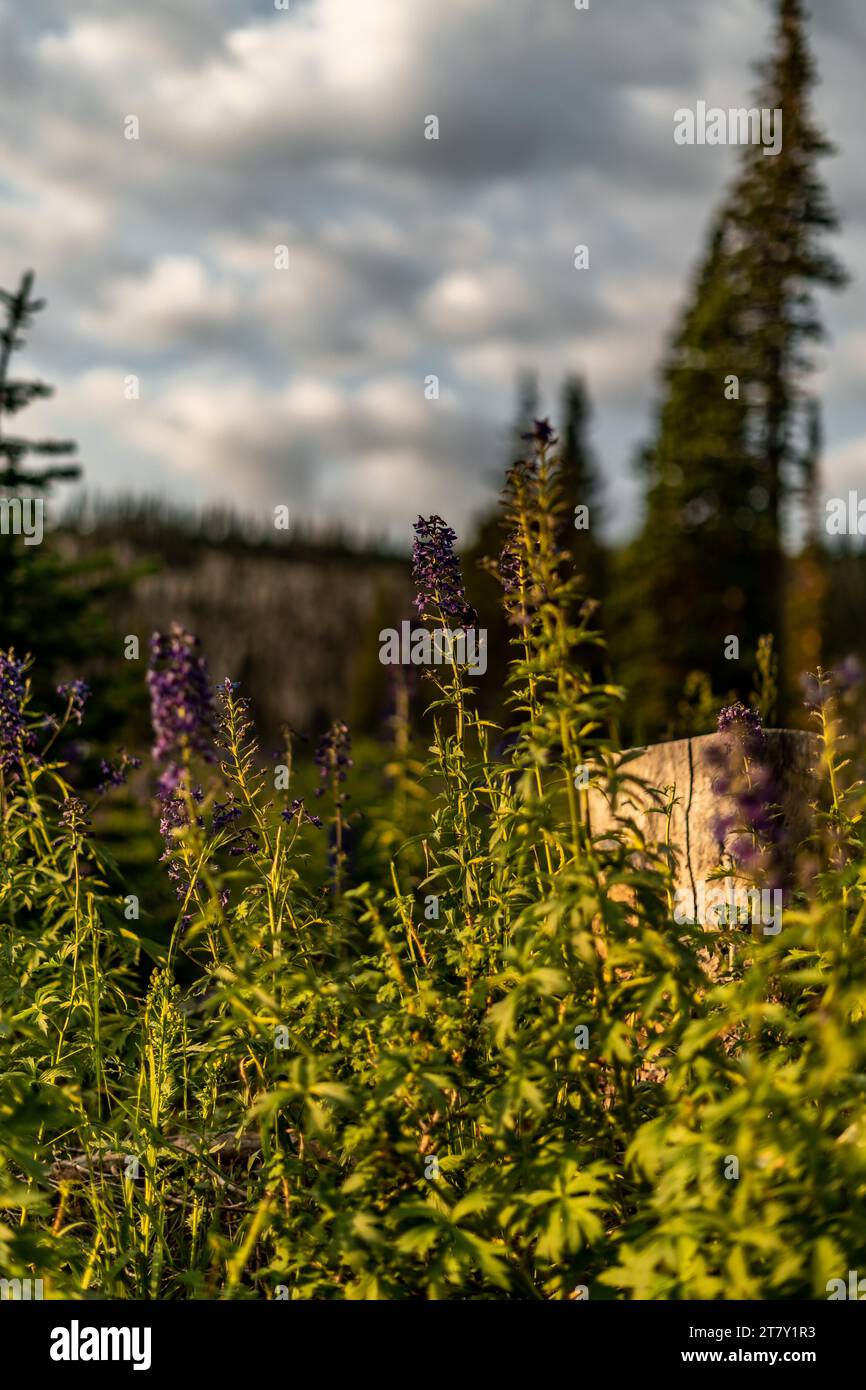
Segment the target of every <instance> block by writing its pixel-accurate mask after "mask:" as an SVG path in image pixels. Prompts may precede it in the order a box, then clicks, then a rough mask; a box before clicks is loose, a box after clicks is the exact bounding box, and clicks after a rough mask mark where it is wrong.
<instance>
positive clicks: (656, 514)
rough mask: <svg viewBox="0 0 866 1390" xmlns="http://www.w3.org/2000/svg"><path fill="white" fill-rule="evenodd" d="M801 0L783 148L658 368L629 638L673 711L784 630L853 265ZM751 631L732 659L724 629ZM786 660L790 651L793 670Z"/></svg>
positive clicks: (737, 212) (727, 226) (751, 173)
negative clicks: (811, 446)
mask: <svg viewBox="0 0 866 1390" xmlns="http://www.w3.org/2000/svg"><path fill="white" fill-rule="evenodd" d="M804 26H805V18H804V13H803V8H802V5H801V3H800V0H778V16H777V27H776V39H775V47H774V51H773V53H772V56H771V57H770V59H769V60H768V62H766V63H765V64H764V65H763V66H762V67H761V69H760V73H761V92H760V97H759V103H758V104H759V105H760V106H762V107H765V108H770V109H772V110H774V111H775V110H781V111H782V113H783V114H782V144H781V150H780V151H779V153H778V154H776V155H769V154H766V153H765V152H764V147H763V146H762V145H760V144H758V145H747V146H745V148H744V151H743V155H742V161H741V170H740V173H739V176H738V177H737V179H736V180H735V183H734V186H733V188H732V190H731V193H730V196H729V197H728V199H727V200H726V202H725V204H724V206H723V207H722V209H721V211H720V212H719V214H718V215H717V217H716V219H715V221H714V224H713V227H712V230H711V235H710V238H709V245H708V249H707V252H706V254H705V257H704V260H703V263H702V265H701V268H700V271H699V273H698V275H697V277H696V280H695V284H694V288H693V293H692V296H691V299H690V301H689V303H688V305H687V307H686V310H685V312H684V314H683V316H682V319H681V322H680V325H679V327H678V329H677V331H676V333H675V335H674V338H673V342H672V345H671V350H670V353H669V356H668V360H667V363H666V365H665V368H664V371H663V375H662V387H663V390H662V402H661V407H660V410H659V413H658V423H657V429H656V437H655V440H654V442H653V444H652V446H651V447H650V448H649V449H648V450H647V451H646V452H645V455H644V463H645V469H646V484H647V505H646V515H645V521H644V526H643V531H642V534H641V536H640V538H639V540H638V542H637V544H636V545H635V546H634V547H633V549H632V551H631V554H630V565H629V572H630V582H631V585H632V587H633V589H635V590H636V591H637V592H639V593H640V594H641V595H642V612H641V615H640V618H639V619H638V621H637V624H636V627H635V630H634V631H633V633H632V634H631V638H630V640H629V642H628V647H629V650H630V652H631V653H632V667H631V670H630V671H629V670H626V671H624V672H623V674H624V677H625V678H626V679H628V677H629V676H631V679H632V681H633V683H634V684H635V685H636V686H638V687H640V689H643V690H648V691H649V692H650V693H649V695H648V696H647V697H646V698H645V700H644V705H643V710H642V713H643V717H644V719H645V721H646V723H647V724H648V725H649V726H650V727H652V726H664V723H665V719H666V716H667V715H668V714H669V713H670V711H671V710H672V709H673V708H674V707H675V704H676V698H677V696H678V694H679V692H680V691H681V690H682V686H683V683H684V681H685V679H686V677H687V676H688V674H689V672H690V671H691V670H695V669H699V670H702V671H705V672H706V673H707V674H708V675H709V676H710V679H711V680H712V682H713V685H714V686H715V687H716V688H718V689H727V688H729V687H730V686H737V687H739V689H740V693H741V694H742V695H743V696H745V695H746V694H747V693H748V687H749V683H750V679H751V670H750V666H749V660H750V658H752V657H753V655H754V652H755V650H756V647H757V640H758V638H759V636H760V635H761V634H763V633H772V634H773V635H774V636H775V638H776V642H777V646H778V645H779V644H780V643H781V642H782V640H783V637H784V592H783V591H784V584H785V555H784V548H783V542H784V539H785V535H786V528H787V526H788V524H789V522H790V519H791V507H792V504H793V503H794V501H795V500H796V498H797V496H798V495H802V487H803V485H804V478H803V473H802V461H803V459H804V457H805V454H806V451H805V449H804V445H803V439H804V432H805V431H806V429H807V428H808V414H807V410H806V408H805V405H804V401H803V397H802V390H801V381H802V378H803V375H804V372H805V371H806V369H807V368H808V366H809V356H808V344H809V342H810V341H814V340H815V339H817V338H819V337H820V336H821V324H820V320H819V318H818V315H817V312H816V309H815V304H814V289H815V287H817V286H819V285H828V286H839V285H841V284H843V283H844V275H843V272H842V270H841V268H840V267H839V265H838V263H837V261H836V260H835V258H834V257H833V256H832V255H830V254H829V253H828V252H827V251H826V250H825V249H824V247H823V242H822V237H823V234H824V233H826V232H828V231H830V230H832V229H833V227H834V226H835V222H834V218H833V214H832V210H831V208H830V205H829V201H828V198H827V195H826V193H825V191H824V188H823V185H822V184H821V182H820V179H819V177H818V174H817V169H816V166H817V162H818V160H819V158H820V157H822V156H824V155H826V154H828V153H830V150H831V147H830V146H829V144H828V143H827V142H826V140H824V138H823V137H822V136H821V134H820V133H819V131H818V130H817V128H816V126H815V124H814V121H813V118H812V115H811V112H810V103H809V94H810V91H811V88H812V86H813V85H814V82H815V72H814V65H813V62H812V59H811V56H810V54H809V51H808V47H807V42H806V37H805V32H804ZM732 636H735V637H736V638H737V639H738V641H739V644H740V653H741V656H740V660H739V662H734V661H729V660H727V659H726V654H725V653H726V639H727V638H729V637H732ZM787 669H789V666H788V663H787V662H785V661H784V659H783V670H787Z"/></svg>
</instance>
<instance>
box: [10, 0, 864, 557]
mask: <svg viewBox="0 0 866 1390" xmlns="http://www.w3.org/2000/svg"><path fill="white" fill-rule="evenodd" d="M279 3H282V0H147V3H146V4H141V5H129V4H126V5H119V4H117V0H75V4H74V5H71V4H69V3H68V0H28V3H27V4H23V3H21V0H0V108H2V110H0V285H2V286H4V287H5V288H10V287H12V286H13V285H15V284H16V283H17V281H18V278H19V276H20V274H21V272H22V271H23V270H24V269H26V268H32V269H34V270H35V271H36V275H37V281H36V288H37V290H38V291H39V293H40V294H43V295H44V296H45V297H46V298H47V300H48V308H47V309H46V311H45V312H44V313H43V314H41V315H40V316H39V318H38V319H37V322H36V324H35V325H34V328H33V330H32V332H31V335H30V341H29V344H28V348H27V351H26V353H25V354H22V355H21V358H20V360H19V364H18V367H17V374H18V375H21V374H22V373H23V372H25V371H30V370H32V371H33V372H35V373H36V374H39V375H41V376H42V377H43V378H44V379H46V380H48V381H50V382H51V383H52V384H53V385H54V386H55V387H56V388H57V393H56V396H55V397H54V399H53V400H52V401H50V402H47V403H44V404H43V403H40V404H39V405H38V406H33V407H32V408H31V409H30V410H29V411H28V413H27V417H26V424H27V425H28V426H29V427H30V430H31V432H36V433H42V434H52V435H61V436H63V437H68V436H71V437H73V438H76V439H77V440H78V442H79V446H80V454H81V459H82V463H83V464H84V467H85V472H86V482H87V487H88V489H90V490H95V491H97V492H109V493H110V492H125V493H128V492H136V493H146V494H151V495H159V496H162V497H168V498H173V499H175V500H176V501H178V502H179V503H183V504H185V505H186V504H190V503H192V504H201V505H206V504H210V503H214V502H220V503H228V504H230V505H232V506H234V507H236V508H237V509H238V510H239V511H241V512H243V513H245V514H249V515H251V516H254V517H259V516H266V515H267V513H268V512H269V511H270V510H271V509H272V508H273V507H274V506H278V505H280V506H288V507H289V508H290V511H291V515H292V517H293V518H299V519H304V520H305V521H308V522H313V523H325V522H328V521H330V520H335V519H336V520H339V521H341V522H343V523H346V524H348V525H349V526H350V527H351V528H352V529H353V530H355V531H356V532H357V533H358V534H359V535H361V536H373V535H376V534H382V533H386V534H387V535H388V536H389V537H390V538H392V539H394V540H396V541H398V542H400V541H403V540H406V541H407V542H408V539H409V538H410V535H411V524H412V522H413V521H414V520H415V518H416V517H417V515H418V514H419V513H424V514H425V515H426V514H429V513H431V512H437V513H439V514H441V515H443V516H445V517H446V519H448V520H449V521H450V522H451V524H453V525H454V526H455V527H456V529H457V530H458V533H459V534H460V535H461V536H464V535H466V534H467V532H468V529H469V527H470V525H471V520H472V517H473V516H475V515H477V514H478V513H479V511H481V510H483V509H484V508H485V507H486V506H489V504H490V501H491V499H492V497H493V495H494V492H495V490H496V488H497V486H498V479H499V476H500V475H501V470H502V468H503V466H504V464H505V463H506V462H508V461H509V446H508V442H507V438H508V427H509V424H510V422H511V420H512V418H513V415H514V401H515V381H516V377H517V374H518V373H519V372H520V371H522V370H526V369H535V370H537V371H538V373H539V376H540V380H541V386H542V405H543V411H544V413H550V414H551V415H552V416H553V417H554V418H555V417H556V404H557V397H558V395H559V392H560V390H561V386H562V382H563V380H564V378H565V377H566V376H567V375H568V374H569V373H571V372H580V373H582V374H584V376H585V378H586V381H587V384H588V387H589V390H590V393H591V397H592V400H593V406H594V421H593V431H592V442H593V446H594V448H595V451H596V454H597V458H598V461H599V464H600V467H601V469H602V472H603V476H604V478H605V484H606V494H607V495H606V506H605V515H606V527H607V529H608V532H609V534H610V535H611V536H612V537H614V538H616V539H619V538H622V537H624V536H625V535H627V534H628V533H629V531H630V530H631V529H632V528H633V527H634V525H635V524H636V521H637V518H638V515H639V493H638V490H637V481H636V477H635V475H634V471H633V460H634V457H635V455H636V452H637V450H638V448H639V446H640V445H641V443H642V442H643V441H644V440H646V438H647V437H648V435H649V433H650V430H651V425H652V415H653V406H654V401H655V399H656V388H657V371H658V367H659V364H660V361H661V357H662V354H663V351H664V345H665V340H666V336H667V334H668V333H669V332H670V329H671V327H672V325H673V323H674V321H675V317H676V314H677V311H678V309H679V308H680V306H681V305H682V302H683V298H684V295H685V293H686V291H687V286H688V280H689V276H690V274H691V273H692V271H693V269H694V267H695V263H696V259H697V258H698V256H699V254H700V250H701V246H702V242H703V238H704V235H705V232H706V229H707V225H708V222H709V218H710V216H711V214H712V211H713V209H714V208H715V207H716V206H717V205H718V202H719V200H720V199H721V198H722V196H723V195H724V192H725V189H726V186H727V185H728V183H729V182H730V179H731V177H732V175H733V173H734V171H735V168H736V151H735V150H734V149H732V148H729V147H726V146H717V147H709V146H704V147H690V146H679V145H677V144H675V142H674V139H673V130H674V112H675V111H676V110H677V109H678V108H681V107H686V106H690V107H694V105H695V104H696V102H697V101H698V100H705V101H707V103H708V104H709V105H718V106H722V107H724V108H728V107H731V106H743V105H750V104H751V98H752V96H753V94H754V72H753V68H752V65H753V63H754V61H755V60H756V59H759V58H760V57H761V56H762V55H763V54H764V53H765V52H766V50H767V46H768V40H769V37H770V18H771V15H770V7H769V5H768V3H767V0H725V3H724V4H712V3H707V2H706V0H704V3H698V0H590V8H589V9H588V10H585V11H583V10H582V11H578V10H576V9H575V7H574V3H573V0H435V3H430V0H288V8H286V9H283V8H279V9H278V8H277V4H279ZM813 11H814V13H813V19H812V24H811V34H812V39H813V46H814V50H815V53H816V56H817V59H818V63H819V71H820V74H821V77H822V85H821V86H820V87H819V88H818V90H817V92H816V95H815V104H816V110H817V114H818V117H819V119H820V121H821V123H822V125H823V126H824V128H825V130H826V131H827V132H828V133H829V134H830V135H831V137H832V138H833V140H834V142H835V143H836V145H837V146H838V151H839V152H838V154H837V155H836V156H835V157H834V158H833V159H830V160H827V161H825V162H824V165H823V174H824V177H825V179H826V182H827V183H828V185H829V188H830V190H831V194H832V197H833V200H834V202H835V206H836V209H837V211H838V213H839V215H840V218H841V223H842V225H841V230H840V234H839V235H838V236H836V237H834V238H833V245H834V249H835V250H836V251H837V253H838V254H839V255H840V256H841V258H842V260H843V262H844V263H845V265H846V267H847V269H848V271H849V273H850V274H851V277H852V280H851V284H850V285H849V286H848V288H847V289H846V290H845V291H844V292H843V293H842V294H828V295H827V296H822V297H821V305H822V310H823V314H824V319H825V322H826V324H827V326H828V329H829V338H828V341H827V343H826V344H824V345H823V346H822V347H821V349H820V350H819V352H818V355H817V367H818V374H819V379H818V383H817V384H818V386H819V388H820V393H821V396H822V399H823V403H824V408H825V429H826V455H825V461H824V469H825V493H826V494H827V495H840V494H841V493H842V492H843V491H845V490H847V489H848V488H849V487H855V486H856V485H857V482H858V481H859V480H862V477H863V461H864V459H866V393H864V390H863V377H864V369H866V303H864V272H866V180H864V178H863V170H864V168H866V122H864V119H863V98H862V90H863V76H862V55H863V52H864V46H866V5H864V4H863V0H813ZM430 116H436V117H437V119H438V122H439V132H438V133H439V138H438V140H428V139H425V124H426V122H427V118H428V117H430ZM130 117H135V118H136V121H137V127H138V130H137V133H138V139H128V138H127V134H128V133H129V132H130V131H131V130H134V128H135V126H134V123H132V124H131V123H130V120H129V118H130ZM576 245H586V246H588V248H589V260H590V264H589V268H588V269H586V270H576V269H575V266H574V249H575V246H576ZM277 247H286V248H288V268H287V269H283V268H279V267H278V265H277V264H276V261H277V259H278V256H277V253H276V252H275V248H277ZM433 375H435V376H436V377H438V379H439V398H438V400H431V399H427V395H428V394H429V392H426V393H425V381H426V379H427V378H428V377H430V376H433ZM131 377H136V378H137V380H138V398H137V399H135V398H134V394H133V393H134V389H135V388H134V386H133V387H132V388H130V378H131ZM131 394H132V395H133V398H130V396H131ZM21 424H22V428H23V426H24V424H25V419H22V422H21ZM25 432H26V431H25Z"/></svg>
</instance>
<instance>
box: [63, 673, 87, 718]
mask: <svg viewBox="0 0 866 1390" xmlns="http://www.w3.org/2000/svg"><path fill="white" fill-rule="evenodd" d="M57 694H58V695H59V696H60V698H61V700H66V702H67V705H68V709H69V715H68V717H69V718H70V719H74V720H75V722H76V724H80V723H81V721H82V719H83V718H84V706H85V705H86V704H87V701H88V700H89V699H90V686H89V685H88V684H87V682H86V681H81V680H76V681H66V682H65V683H64V684H63V685H58V687H57Z"/></svg>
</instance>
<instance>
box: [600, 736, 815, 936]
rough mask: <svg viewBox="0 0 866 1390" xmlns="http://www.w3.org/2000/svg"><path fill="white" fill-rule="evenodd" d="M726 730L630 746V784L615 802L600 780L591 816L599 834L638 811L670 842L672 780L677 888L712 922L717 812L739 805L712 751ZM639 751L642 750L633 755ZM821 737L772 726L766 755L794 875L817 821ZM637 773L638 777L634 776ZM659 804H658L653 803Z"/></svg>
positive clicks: (655, 835)
mask: <svg viewBox="0 0 866 1390" xmlns="http://www.w3.org/2000/svg"><path fill="white" fill-rule="evenodd" d="M719 738H720V735H718V734H705V735H703V736H701V737H700V738H684V739H677V740H676V741H674V742H671V743H657V744H653V745H652V746H650V747H648V748H645V749H641V750H635V749H632V750H630V753H629V754H628V755H627V760H626V761H625V762H624V764H623V765H622V772H621V776H622V778H623V780H624V785H623V786H621V787H620V789H619V792H618V795H617V801H616V805H615V806H612V805H611V804H610V803H609V801H608V798H607V796H606V795H605V794H604V793H602V792H601V791H600V790H599V789H598V788H597V787H593V786H590V787H589V788H588V797H587V804H588V814H589V824H590V829H591V832H592V834H593V835H596V836H597V835H603V834H604V832H605V831H607V830H610V829H612V828H613V827H614V826H615V824H616V813H617V812H618V813H619V814H620V815H623V816H626V817H632V818H634V819H635V820H636V821H638V823H639V824H641V825H642V827H643V829H644V831H645V834H646V836H647V839H648V840H650V841H655V842H663V841H664V837H665V818H664V816H663V815H659V814H658V808H660V807H662V806H664V805H665V802H666V797H665V788H666V787H671V786H673V787H674V788H675V796H676V798H677V801H676V805H675V806H674V808H673V812H672V815H671V825H670V842H671V847H672V849H673V851H674V853H675V856H676V867H675V881H676V890H677V893H678V895H679V894H682V895H685V896H686V897H688V896H689V895H691V900H692V901H693V902H694V903H695V906H696V918H697V920H700V921H702V922H703V923H704V925H707V923H708V919H707V917H706V915H704V913H703V912H702V911H701V908H700V904H702V903H703V902H704V899H705V892H706V884H707V883H708V881H710V880H711V878H712V875H714V874H715V873H717V872H718V869H719V865H720V863H721V862H722V852H723V846H722V845H721V844H720V842H719V839H718V836H717V834H716V832H715V821H716V819H717V818H718V816H719V815H720V814H721V815H723V814H725V812H726V811H728V810H730V809H732V808H731V801H730V798H729V797H725V796H722V795H720V793H719V792H718V790H716V789H714V786H713V783H714V780H715V779H716V778H717V777H718V775H719V770H718V767H717V766H716V765H715V764H713V763H712V762H711V761H710V759H709V758H708V756H707V753H708V750H709V749H710V748H711V747H712V746H713V745H717V744H718V741H719ZM635 752H637V754H638V756H637V757H633V756H632V755H633V754H634V753H635ZM819 760H820V744H819V740H818V739H817V737H816V735H814V734H810V733H804V732H802V731H801V730H797V729H767V730H766V750H765V753H764V756H763V758H762V762H763V763H764V765H765V766H767V767H768V768H769V769H770V771H771V773H772V776H773V780H774V783H775V786H776V788H777V800H778V804H779V808H780V819H781V823H782V827H783V829H784V850H783V854H782V870H783V878H784V880H785V882H786V883H787V884H788V885H791V884H792V883H793V881H794V873H795V854H796V849H797V847H798V846H799V845H800V844H802V842H803V841H804V840H805V839H806V837H807V835H808V834H809V832H810V830H811V828H812V809H811V808H812V804H813V802H814V800H815V797H816V795H817V791H818V784H817V776H816V771H815V770H816V768H817V766H818V763H819ZM631 779H636V780H634V781H632V780H631ZM653 807H655V808H656V810H655V811H653V809H652V808H653ZM702 885H704V891H702V888H701V886H702ZM730 886H731V885H730V881H729V880H724V881H723V882H721V883H711V895H712V892H716V893H717V895H718V892H721V890H722V889H724V888H726V887H727V890H728V891H730Z"/></svg>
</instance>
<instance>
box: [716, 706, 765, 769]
mask: <svg viewBox="0 0 866 1390" xmlns="http://www.w3.org/2000/svg"><path fill="white" fill-rule="evenodd" d="M719 733H720V734H725V735H727V736H728V737H730V736H731V735H733V736H735V737H736V738H737V739H738V740H739V742H741V743H742V745H743V751H744V753H745V754H746V756H747V757H751V756H754V755H756V754H758V753H760V752H762V751H763V749H764V748H765V746H766V742H767V739H766V735H765V734H764V726H763V724H762V723H761V716H760V713H759V712H758V710H756V709H749V707H748V705H744V704H743V703H742V701H739V700H738V701H737V703H736V704H735V705H725V707H724V709H722V710H720V711H719Z"/></svg>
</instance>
